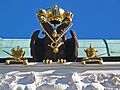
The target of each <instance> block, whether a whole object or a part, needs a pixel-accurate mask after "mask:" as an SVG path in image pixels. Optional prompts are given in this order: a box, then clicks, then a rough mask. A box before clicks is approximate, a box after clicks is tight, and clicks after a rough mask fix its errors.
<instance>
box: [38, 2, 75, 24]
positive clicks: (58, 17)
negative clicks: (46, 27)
mask: <svg viewBox="0 0 120 90" xmlns="http://www.w3.org/2000/svg"><path fill="white" fill-rule="evenodd" d="M36 15H37V17H38V19H39V20H40V21H41V20H42V19H44V20H47V21H49V22H50V23H51V24H59V23H61V22H62V21H63V20H64V19H65V18H69V20H71V21H72V18H73V14H72V13H71V12H69V11H66V12H65V11H64V10H63V9H62V8H58V6H57V5H56V4H55V5H54V6H53V7H52V9H50V8H49V9H47V10H45V9H41V10H38V11H37V13H36ZM41 17H42V18H41Z"/></svg>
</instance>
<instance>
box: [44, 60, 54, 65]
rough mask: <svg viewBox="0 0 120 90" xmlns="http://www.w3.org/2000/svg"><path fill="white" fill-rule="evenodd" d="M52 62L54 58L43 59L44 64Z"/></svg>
mask: <svg viewBox="0 0 120 90" xmlns="http://www.w3.org/2000/svg"><path fill="white" fill-rule="evenodd" d="M51 63H52V60H49V59H46V60H43V64H51Z"/></svg>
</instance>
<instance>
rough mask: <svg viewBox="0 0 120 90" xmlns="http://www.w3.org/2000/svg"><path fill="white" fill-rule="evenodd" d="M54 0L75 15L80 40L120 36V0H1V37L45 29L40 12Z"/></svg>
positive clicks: (21, 36)
mask: <svg viewBox="0 0 120 90" xmlns="http://www.w3.org/2000/svg"><path fill="white" fill-rule="evenodd" d="M54 3H56V4H57V5H58V6H59V7H62V8H64V10H65V11H71V12H72V13H73V14H74V18H73V26H72V28H71V29H72V30H74V31H75V32H76V33H77V36H78V38H79V39H91V38H92V39H120V0H1V1H0V37H1V38H30V37H31V35H32V33H33V32H34V31H35V30H38V29H40V30H41V27H40V26H39V23H38V22H39V21H38V19H37V17H36V11H37V10H38V9H41V8H44V9H47V8H49V7H52V6H53V5H54ZM69 36H70V35H69V32H68V33H67V37H69Z"/></svg>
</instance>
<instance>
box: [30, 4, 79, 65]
mask: <svg viewBox="0 0 120 90" xmlns="http://www.w3.org/2000/svg"><path fill="white" fill-rule="evenodd" d="M36 16H37V17H38V19H39V21H40V22H39V24H40V26H41V28H42V29H43V33H42V34H45V37H44V38H39V37H38V35H39V33H40V30H37V31H35V32H34V33H33V34H32V36H31V42H30V48H31V55H32V56H33V59H34V60H35V61H39V62H44V63H51V62H52V61H54V62H58V63H65V62H66V61H70V62H73V61H75V60H76V59H77V56H78V41H77V36H76V34H75V32H74V31H72V30H70V34H71V36H72V37H71V38H69V39H66V37H65V35H66V33H67V32H68V31H69V29H70V28H71V26H72V25H73V23H72V18H73V14H72V13H71V12H69V11H64V10H63V9H62V8H58V6H57V5H56V4H55V5H54V6H53V7H52V9H51V8H49V9H47V10H45V9H41V10H38V11H37V13H36Z"/></svg>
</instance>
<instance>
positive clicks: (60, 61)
mask: <svg viewBox="0 0 120 90" xmlns="http://www.w3.org/2000/svg"><path fill="white" fill-rule="evenodd" d="M57 63H58V64H63V63H66V60H65V59H58V60H57Z"/></svg>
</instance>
